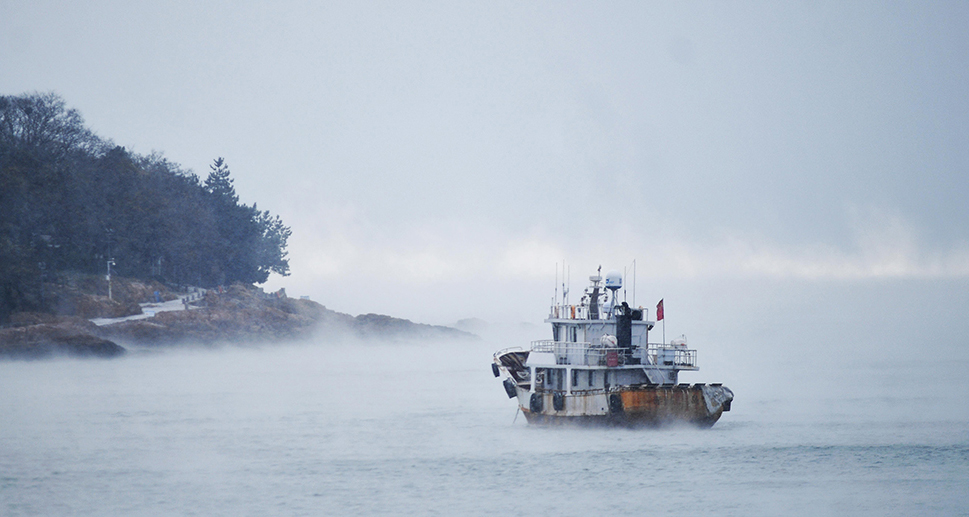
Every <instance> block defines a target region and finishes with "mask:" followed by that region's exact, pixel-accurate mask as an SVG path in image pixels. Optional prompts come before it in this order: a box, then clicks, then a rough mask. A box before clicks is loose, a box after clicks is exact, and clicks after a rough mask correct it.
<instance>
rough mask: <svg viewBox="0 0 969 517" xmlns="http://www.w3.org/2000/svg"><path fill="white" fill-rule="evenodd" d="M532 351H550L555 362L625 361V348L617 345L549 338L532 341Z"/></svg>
mask: <svg viewBox="0 0 969 517" xmlns="http://www.w3.org/2000/svg"><path fill="white" fill-rule="evenodd" d="M532 352H544V353H551V354H553V355H554V356H555V364H568V365H576V366H619V365H620V364H624V363H625V357H626V356H625V352H626V350H625V349H622V348H618V347H604V346H593V345H592V343H588V342H585V343H576V342H572V341H554V340H551V339H544V340H539V341H532Z"/></svg>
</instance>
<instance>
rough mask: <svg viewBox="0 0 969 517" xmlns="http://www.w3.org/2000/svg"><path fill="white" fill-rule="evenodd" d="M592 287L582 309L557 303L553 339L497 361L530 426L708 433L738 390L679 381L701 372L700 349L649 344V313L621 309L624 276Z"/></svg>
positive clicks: (594, 280) (682, 342)
mask: <svg viewBox="0 0 969 517" xmlns="http://www.w3.org/2000/svg"><path fill="white" fill-rule="evenodd" d="M589 281H590V286H589V287H588V288H587V289H586V290H585V293H584V295H583V296H582V299H581V301H580V303H579V304H577V305H569V304H567V303H559V300H556V301H555V302H553V304H552V307H551V310H550V314H549V317H548V318H547V319H546V320H545V321H546V323H550V324H551V326H552V339H549V340H542V341H534V342H532V344H531V347H530V348H529V349H528V350H524V349H521V348H509V349H505V350H500V351H498V352H496V353H495V355H494V363H493V365H492V370H493V372H494V374H495V376H496V377H497V376H500V375H501V374H502V372H504V373H505V374H506V378H505V380H504V387H505V391H506V393H507V394H508V396H509V398H517V399H518V403H519V406H520V408H521V410H522V412H523V413H524V414H525V417H526V418H527V419H528V421H529V422H530V423H565V422H583V423H585V422H588V423H608V424H618V425H662V424H666V423H671V422H689V423H693V424H695V425H699V426H704V427H709V426H712V425H713V424H714V423H716V421H717V420H718V419H719V418H720V416H721V414H722V413H723V412H724V411H729V410H730V404H731V401H732V400H733V392H731V391H730V390H729V389H727V388H725V387H723V386H722V385H720V384H710V385H706V384H702V383H697V384H693V385H690V384H680V383H679V372H680V371H683V370H687V371H695V370H698V368H697V362H696V359H697V354H696V350H693V349H690V348H687V346H686V339H685V338H682V339H674V340H672V341H671V342H670V343H665V342H664V343H650V342H649V331H650V330H652V328H653V326H654V324H655V323H654V322H652V321H648V319H646V318H644V314H645V313H646V310H645V309H643V308H641V307H640V308H632V307H630V306H629V305H628V304H627V303H626V302H622V303H617V291H618V289H619V288H620V287H621V285H622V276H621V275H620V274H618V273H609V274H608V275H606V279H605V282H604V283H603V279H602V277H601V276H600V275H595V276H592V277H590V278H589Z"/></svg>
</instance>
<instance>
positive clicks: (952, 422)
mask: <svg viewBox="0 0 969 517" xmlns="http://www.w3.org/2000/svg"><path fill="white" fill-rule="evenodd" d="M755 330H756V329H755ZM751 332H752V333H753V334H756V333H757V332H759V331H751ZM535 337H544V334H542V335H539V336H535ZM788 340H790V339H788ZM500 341H501V340H497V339H485V340H483V341H479V342H473V343H387V344H373V343H370V344H361V343H349V342H341V343H332V342H317V343H307V344H303V345H286V346H270V345H266V346H262V347H252V348H237V347H226V348H218V349H200V350H187V349H167V350H162V351H145V350H133V351H132V353H130V354H129V355H128V356H126V357H124V358H122V359H119V360H109V361H101V360H68V359H55V360H50V361H36V362H6V363H0V515H327V514H328V515H344V514H421V515H426V514H431V515H434V514H438V515H460V514H471V515H496V514H531V515H584V516H589V515H607V514H612V515H697V514H707V515H785V514H795V515H846V514H847V515H879V516H881V515H969V404H967V402H966V400H967V397H969V382H967V381H966V375H967V371H969V354H967V353H965V351H964V350H965V348H957V347H955V346H949V347H948V348H945V347H943V348H942V349H941V351H940V349H938V348H936V349H930V350H928V351H926V350H925V349H924V348H918V349H915V348H913V349H909V348H908V341H907V340H905V343H903V344H902V345H899V346H896V347H895V348H893V349H892V352H891V353H887V354H877V353H873V352H872V351H871V349H869V348H867V347H862V348H861V349H860V350H859V349H857V348H850V347H846V348H841V347H842V345H841V344H837V345H826V346H824V347H819V348H816V349H814V350H808V351H805V352H804V353H789V352H785V353H783V354H781V353H776V352H771V350H773V348H771V347H772V345H771V344H769V343H760V344H757V345H756V346H754V345H749V344H748V345H740V344H735V346H732V347H731V346H727V347H712V346H711V347H710V348H711V350H709V351H708V352H707V353H706V355H704V345H703V344H702V343H695V346H697V348H699V349H700V365H701V371H700V372H696V373H688V374H683V377H682V380H684V381H688V382H724V383H725V384H726V385H727V386H729V387H731V388H732V389H733V390H734V391H735V393H736V396H737V398H736V400H735V402H734V404H733V411H731V412H729V413H726V414H725V415H724V417H723V418H722V419H721V420H720V422H719V423H718V424H717V425H716V426H715V427H714V428H713V429H710V430H694V429H689V428H673V429H661V430H636V431H632V430H616V429H567V428H566V429H544V428H535V427H530V426H528V425H526V423H525V421H524V418H522V417H521V416H518V417H517V420H516V406H515V403H514V402H513V401H511V400H508V399H507V398H506V397H505V394H504V390H503V389H502V387H501V384H500V381H499V380H497V379H494V378H493V377H492V375H491V371H490V367H489V362H490V359H491V353H492V352H493V351H494V350H495V349H497V348H502V347H504V346H509V345H513V344H517V343H507V342H500ZM768 341H770V340H768ZM964 344H965V343H962V344H959V346H960V347H962V345H964ZM743 346H747V348H743ZM947 346H948V345H947ZM738 348H739V349H740V350H737V349H738ZM839 350H845V351H846V353H845V354H844V355H843V356H841V357H845V358H846V359H844V360H830V359H829V360H826V361H825V362H824V366H823V367H822V368H816V367H815V366H816V365H817V362H816V361H818V358H819V356H825V357H830V356H831V355H832V354H834V355H835V356H836V357H839V354H838V353H837V352H838V351H839ZM705 366H709V368H705Z"/></svg>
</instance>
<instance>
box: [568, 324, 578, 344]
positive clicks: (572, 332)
mask: <svg viewBox="0 0 969 517" xmlns="http://www.w3.org/2000/svg"><path fill="white" fill-rule="evenodd" d="M578 334H579V329H578V327H574V326H572V327H569V341H571V342H573V343H575V342H577V341H578Z"/></svg>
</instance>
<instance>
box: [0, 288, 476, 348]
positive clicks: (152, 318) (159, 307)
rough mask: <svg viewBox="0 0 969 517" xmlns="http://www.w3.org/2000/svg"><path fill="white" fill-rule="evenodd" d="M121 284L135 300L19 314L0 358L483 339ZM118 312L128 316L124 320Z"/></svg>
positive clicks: (261, 299)
mask: <svg viewBox="0 0 969 517" xmlns="http://www.w3.org/2000/svg"><path fill="white" fill-rule="evenodd" d="M116 282H118V285H119V291H120V292H122V293H129V294H126V295H124V296H122V297H121V298H122V300H119V301H115V300H108V299H107V298H106V297H104V296H99V295H92V294H89V293H78V292H75V293H72V296H73V297H74V303H73V304H66V305H65V306H69V307H74V308H77V307H82V310H75V311H74V314H68V315H52V314H44V313H16V314H14V315H13V316H12V317H11V323H10V324H9V325H8V327H7V328H3V329H0V358H6V359H38V358H45V357H53V356H59V355H60V356H73V357H104V358H110V357H118V356H121V355H124V354H125V352H126V350H127V349H126V348H125V347H126V346H128V347H130V346H178V345H186V344H203V345H206V344H216V343H252V342H290V341H298V340H305V339H309V338H313V337H319V336H322V337H326V336H337V335H352V336H356V337H360V338H380V339H391V340H393V339H453V340H458V341H466V340H473V339H478V338H477V336H476V335H474V334H471V333H469V332H465V331H462V330H458V329H455V328H451V327H444V326H437V325H426V324H421V323H414V322H411V321H409V320H405V319H400V318H393V317H391V316H386V315H379V314H362V315H359V316H351V315H349V314H344V313H340V312H336V311H333V310H330V309H327V308H326V307H324V306H323V305H320V304H319V303H316V302H314V301H311V300H308V299H294V298H289V297H287V296H286V294H285V291H280V292H279V293H271V294H267V293H265V292H263V291H262V290H261V289H259V288H257V287H254V286H247V285H244V284H235V285H233V286H230V287H228V288H222V289H209V290H200V289H192V290H191V291H190V292H188V293H172V292H171V291H168V290H167V289H165V290H164V293H163V292H162V291H161V290H160V289H154V290H151V289H153V287H152V288H149V289H150V290H151V293H150V296H151V297H153V298H154V299H155V301H154V302H141V303H140V304H139V303H133V302H132V301H131V300H130V299H128V300H124V297H125V296H128V297H130V296H131V295H130V293H139V295H140V296H142V297H144V296H145V289H144V287H145V286H144V285H143V284H142V283H140V282H137V281H130V280H125V279H117V280H116ZM139 286H141V287H140V288H139ZM220 291H221V292H220ZM118 306H124V307H127V309H126V310H123V311H120V312H119V311H118ZM78 313H81V315H78ZM102 314H104V315H105V316H101V315H102ZM92 315H95V316H97V317H90V316H92ZM83 316H88V317H83Z"/></svg>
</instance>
